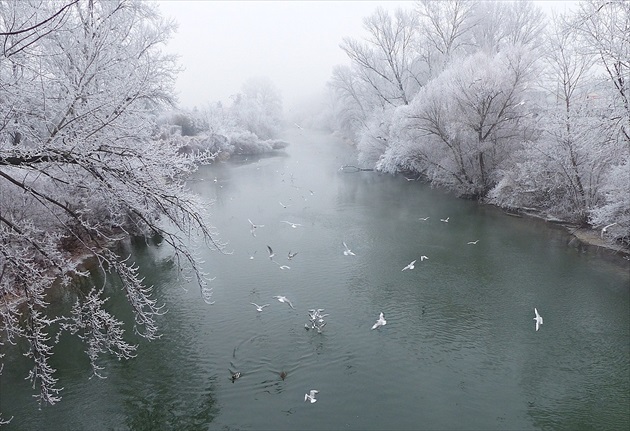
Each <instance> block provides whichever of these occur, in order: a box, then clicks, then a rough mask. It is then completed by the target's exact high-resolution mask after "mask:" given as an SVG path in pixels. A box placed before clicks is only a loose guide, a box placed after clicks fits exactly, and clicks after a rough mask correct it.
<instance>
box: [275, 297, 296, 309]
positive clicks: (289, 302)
mask: <svg viewBox="0 0 630 431" xmlns="http://www.w3.org/2000/svg"><path fill="white" fill-rule="evenodd" d="M274 298H275V299H277V300H278V301H280V302H284V303H286V304H289V306H290V307H291V308H293V309H295V307H294V306H293V304H291V301H289V300H288V299H287V297H286V296H274Z"/></svg>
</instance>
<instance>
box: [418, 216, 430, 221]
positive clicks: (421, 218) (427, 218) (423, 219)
mask: <svg viewBox="0 0 630 431" xmlns="http://www.w3.org/2000/svg"><path fill="white" fill-rule="evenodd" d="M418 220H422V221H427V220H429V217H420V218H419V219H418Z"/></svg>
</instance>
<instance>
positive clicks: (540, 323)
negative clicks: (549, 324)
mask: <svg viewBox="0 0 630 431" xmlns="http://www.w3.org/2000/svg"><path fill="white" fill-rule="evenodd" d="M534 313H536V317H534V320H535V321H536V331H538V329H539V328H540V325H542V324H543V318H542V316H541V315H540V314H538V310H536V307H534Z"/></svg>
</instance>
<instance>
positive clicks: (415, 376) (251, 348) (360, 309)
mask: <svg viewBox="0 0 630 431" xmlns="http://www.w3.org/2000/svg"><path fill="white" fill-rule="evenodd" d="M304 133H306V132H304ZM297 139H299V138H298V137H294V139H287V140H289V141H292V142H294V144H292V146H291V147H289V148H288V149H287V150H286V152H285V154H284V156H283V157H275V156H274V157H258V156H257V157H254V158H251V159H249V158H248V160H234V161H233V162H229V163H217V164H216V165H213V166H209V167H204V168H202V169H200V170H199V172H197V176H198V177H199V178H204V180H203V181H197V182H194V183H191V188H193V189H194V190H195V191H197V192H199V193H200V194H201V195H202V196H204V197H205V198H207V199H208V200H212V199H216V202H215V205H214V207H212V212H213V214H212V222H213V224H214V225H215V226H217V229H218V230H219V231H220V232H221V237H222V239H224V240H226V241H228V250H229V251H233V254H229V255H228V254H225V255H223V254H219V253H212V252H210V251H208V250H205V249H203V248H199V249H198V250H199V251H200V252H201V253H203V256H204V258H205V263H204V265H203V269H204V270H205V271H207V272H209V273H210V274H212V276H213V277H215V276H216V280H215V281H214V282H212V285H213V287H214V296H213V300H215V301H216V304H215V305H212V306H209V305H207V304H206V303H204V302H203V301H202V300H201V298H200V294H199V291H198V288H197V287H196V286H195V285H194V283H188V282H186V280H184V279H183V277H181V275H180V274H178V272H177V271H176V270H175V269H174V267H173V266H172V263H170V262H169V260H168V259H169V255H168V252H167V250H166V248H165V247H163V246H154V245H151V246H148V247H147V246H142V247H137V246H134V250H135V251H134V253H135V254H134V256H135V257H136V259H137V260H138V262H139V263H140V264H141V267H142V268H144V273H143V274H144V275H146V277H147V280H148V281H149V282H150V283H153V284H155V292H156V295H157V297H158V299H159V300H160V302H161V303H165V304H167V307H168V313H167V314H166V315H164V316H162V317H161V318H160V322H159V323H160V328H161V329H162V332H163V334H164V335H163V337H162V339H160V340H157V341H155V342H152V343H144V342H141V343H140V351H139V352H138V357H137V358H135V359H133V360H131V361H127V362H124V363H117V362H113V361H109V362H107V364H106V365H107V370H108V379H107V380H105V381H101V382H99V383H98V384H94V383H93V382H90V383H87V384H85V385H83V386H82V385H81V384H78V385H77V382H79V383H80V382H81V379H84V377H85V376H84V374H85V369H83V370H82V374H81V375H80V376H77V378H76V379H75V380H71V381H69V383H68V385H73V389H72V391H71V392H70V396H69V397H68V399H64V401H62V403H61V404H60V405H59V406H55V407H54V408H52V409H47V410H46V412H45V413H43V414H42V415H41V416H39V420H38V421H31V422H28V421H26V422H22V423H20V424H19V425H20V426H19V427H17V428H20V429H41V425H42V424H45V423H51V424H55V425H59V424H61V425H60V426H61V427H63V426H64V425H65V424H67V423H70V424H72V425H76V424H78V423H82V422H81V421H80V419H77V418H80V417H89V418H90V419H91V420H93V419H94V418H99V419H101V418H102V419H103V420H102V422H100V423H102V424H104V425H103V428H106V427H109V428H116V427H121V428H122V427H126V428H131V429H142V427H153V429H159V427H161V426H163V427H167V426H170V427H172V428H177V429H186V428H190V429H193V428H195V427H197V428H201V429H204V428H212V429H232V428H234V429H278V430H279V429H340V428H347V429H363V430H367V429H378V430H383V429H413V430H417V429H571V428H581V429H604V428H605V429H619V428H623V426H626V425H627V423H628V422H629V421H630V412H629V411H628V408H627V406H628V405H630V400H629V399H628V397H629V395H628V393H629V392H630V391H629V388H630V381H629V380H630V378H629V377H628V375H629V369H628V367H629V365H628V364H629V362H630V348H629V347H628V343H627V341H628V338H629V337H630V320H629V316H628V307H629V305H630V300H629V293H628V282H629V279H630V276H629V275H628V272H627V267H621V266H619V265H618V263H616V264H615V263H613V262H612V261H604V260H602V259H601V258H600V256H599V255H598V254H597V253H591V252H586V253H583V252H582V251H579V250H575V249H574V248H572V247H567V242H568V240H567V238H568V237H567V236H566V234H563V233H562V231H559V230H556V229H548V227H547V225H546V224H545V223H541V222H536V221H529V220H525V219H521V218H515V217H508V216H506V215H505V214H503V213H502V212H501V211H498V210H496V209H493V208H490V207H484V206H482V205H478V204H477V203H475V202H469V201H463V200H458V199H454V198H452V196H449V195H447V194H444V193H441V192H439V191H437V190H433V189H431V188H429V187H427V186H425V185H423V184H421V183H420V182H417V181H410V182H408V181H405V180H404V179H401V178H397V177H392V176H388V175H380V174H377V173H375V172H358V173H343V172H339V171H338V168H339V166H340V165H342V164H345V163H349V162H352V157H354V155H353V153H352V150H351V149H350V148H345V147H343V146H342V144H340V143H333V142H331V141H330V137H328V136H325V135H317V134H312V136H310V139H309V140H308V141H307V140H305V141H297ZM215 177H216V178H217V182H214V178H215ZM311 190H312V191H313V192H314V193H313V194H311V193H310V191H311ZM279 201H281V202H283V203H285V204H289V205H287V208H283V207H281V206H280V205H279V203H278V202H279ZM420 217H429V218H428V219H426V220H423V221H421V220H419V218H420ZM445 217H449V223H442V222H440V218H445ZM248 219H251V220H252V221H254V222H255V223H257V224H264V225H265V227H264V228H260V229H257V231H256V236H255V237H254V236H253V235H252V234H251V232H250V224H249V222H248ZM282 220H289V221H292V222H295V223H300V224H302V225H303V226H301V227H299V228H295V229H293V228H292V227H291V226H290V225H287V224H286V223H282ZM477 239H479V242H478V243H477V244H475V245H469V244H467V243H468V242H469V241H474V240H477ZM344 241H345V242H346V243H347V244H348V246H349V247H350V248H351V249H352V251H353V252H354V253H355V255H354V256H349V255H344V254H343V251H344V247H343V242H344ZM266 245H270V246H271V247H272V248H273V249H274V251H276V255H277V261H278V263H284V264H288V265H289V266H291V269H290V270H280V269H279V268H278V265H277V264H274V263H273V262H271V261H270V260H269V258H268V257H267V253H266ZM289 250H291V251H293V252H295V251H297V252H299V254H298V255H297V256H295V258H293V259H292V260H291V261H289V260H287V255H286V254H287V253H288V251H289ZM421 255H426V256H428V257H429V259H428V260H425V261H420V260H418V261H417V262H416V267H415V269H413V270H408V271H404V272H403V271H401V269H402V268H403V267H404V265H406V264H407V263H409V262H410V261H412V260H414V259H419V256H421ZM250 256H253V257H254V259H250ZM615 265H617V266H616V267H615ZM615 268H616V269H615ZM619 268H622V269H621V270H619ZM114 287H115V286H113V288H114ZM114 290H115V289H114ZM276 295H286V296H287V297H288V298H289V299H290V300H291V301H292V302H293V304H294V306H295V309H291V308H290V307H288V306H287V305H286V304H281V303H279V302H278V301H277V300H275V299H273V297H274V296H276ZM112 301H113V304H112V305H113V306H114V307H115V308H117V309H118V308H120V309H119V310H118V311H119V312H122V313H127V311H126V310H127V309H126V308H125V307H126V306H125V304H124V298H122V297H121V298H120V301H119V300H118V299H117V298H113V300H112ZM251 302H255V303H257V304H266V303H269V304H270V306H269V307H266V308H265V309H264V311H263V312H260V313H259V312H257V311H256V309H255V308H254V307H253V306H252V305H251V304H250V303H251ZM534 307H537V308H538V310H539V311H540V313H541V314H542V315H543V316H544V318H545V324H544V325H543V327H542V328H541V330H540V331H539V332H536V331H535V327H534V320H533V316H534ZM312 308H323V309H325V312H326V313H329V314H330V316H329V317H327V318H326V321H327V325H326V327H325V328H324V330H323V331H322V333H321V334H318V333H317V332H316V331H307V330H306V329H305V328H304V323H306V322H307V319H308V312H307V310H309V309H312ZM380 312H383V313H384V314H385V318H386V319H387V325H385V326H384V327H382V328H380V329H379V330H374V331H372V330H371V329H370V328H371V327H372V325H373V324H374V322H375V320H376V319H377V318H378V315H379V313H380ZM63 349H64V350H67V352H65V353H64V354H66V355H70V356H74V355H75V354H76V353H77V352H73V351H72V349H70V348H68V347H67V346H64V347H63ZM79 353H80V352H79ZM62 358H63V357H62ZM66 359H67V360H68V363H73V362H72V359H71V358H69V357H66V358H63V360H66ZM74 366H75V367H76V368H78V369H80V368H81V367H85V364H81V363H75V365H74ZM230 370H231V371H239V372H241V373H242V375H241V377H240V378H239V379H237V380H235V381H232V380H231V379H230V377H231V372H230ZM281 373H286V374H284V375H283V376H284V378H283V376H281ZM4 379H5V377H4V376H3V380H4ZM0 384H4V382H0ZM3 388H4V387H3ZM310 389H317V390H319V391H320V393H319V394H318V401H317V403H314V404H312V405H311V404H310V403H304V400H303V397H304V393H305V392H307V391H308V390H310ZM19 392H20V396H22V395H23V394H24V393H23V392H22V389H20V391H19ZM23 399H24V397H22V398H20V400H23ZM2 404H3V405H2V408H3V410H6V412H7V414H8V415H11V414H14V415H16V416H17V415H19V414H21V412H26V413H29V412H30V411H31V410H32V407H33V406H32V405H28V404H26V403H24V405H23V406H22V405H21V404H22V401H20V402H17V403H14V404H11V403H6V401H4V400H2ZM5 406H8V407H9V408H6V409H5ZM366 406H368V407H366ZM29 407H30V408H31V410H29ZM64 409H65V410H64ZM103 411H105V412H109V414H106V413H103ZM56 412H63V414H62V413H56ZM64 418H65V419H64ZM68 418H70V419H68ZM208 424H209V425H208ZM75 428H77V427H76V426H75ZM9 429H10V428H9Z"/></svg>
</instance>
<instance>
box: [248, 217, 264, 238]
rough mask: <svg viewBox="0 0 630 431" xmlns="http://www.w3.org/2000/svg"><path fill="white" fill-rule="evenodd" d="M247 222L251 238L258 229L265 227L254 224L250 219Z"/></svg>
mask: <svg viewBox="0 0 630 431" xmlns="http://www.w3.org/2000/svg"><path fill="white" fill-rule="evenodd" d="M247 221H248V222H249V224H250V225H251V229H250V232H251V233H252V236H254V237H255V236H256V233H255V232H254V231H255V230H256V229H257V228H259V227H265V225H264V224H254V223H253V222H252V221H251V220H250V219H247Z"/></svg>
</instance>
